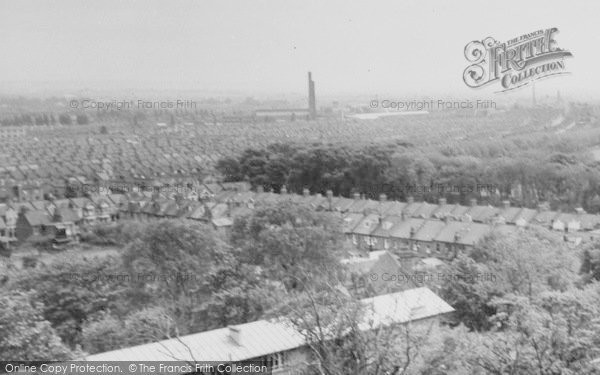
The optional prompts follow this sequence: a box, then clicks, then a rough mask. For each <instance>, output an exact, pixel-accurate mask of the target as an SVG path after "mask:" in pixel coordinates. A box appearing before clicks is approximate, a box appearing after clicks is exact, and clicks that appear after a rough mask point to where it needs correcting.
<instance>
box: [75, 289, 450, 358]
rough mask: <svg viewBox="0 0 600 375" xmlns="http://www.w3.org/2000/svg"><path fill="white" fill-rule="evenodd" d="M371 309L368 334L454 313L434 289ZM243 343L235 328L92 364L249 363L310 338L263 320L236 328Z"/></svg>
mask: <svg viewBox="0 0 600 375" xmlns="http://www.w3.org/2000/svg"><path fill="white" fill-rule="evenodd" d="M361 303H362V304H363V305H364V307H365V310H366V311H365V316H364V321H363V322H362V323H360V324H359V326H360V328H361V329H363V330H370V329H373V328H377V327H379V326H382V325H383V326H387V325H390V324H401V323H407V322H409V321H411V320H418V319H424V318H429V317H433V316H437V315H440V314H445V313H449V312H452V311H454V309H453V308H452V307H451V306H450V305H448V304H447V303H446V302H444V301H443V300H442V299H441V298H440V297H438V296H437V295H436V294H435V293H433V292H432V291H431V290H429V289H428V288H425V287H423V288H415V289H409V290H405V291H402V292H398V293H392V294H386V295H382V296H377V297H373V298H367V299H364V300H362V301H361ZM235 328H237V329H238V330H239V337H240V339H239V341H238V342H235V341H233V340H232V339H231V336H230V328H219V329H215V330H212V331H206V332H200V333H196V334H192V335H188V336H183V337H180V338H176V339H170V340H163V341H159V342H154V343H150V344H144V345H138V346H133V347H130V348H124V349H119V350H113V351H110V352H105V353H98V354H92V355H89V356H87V357H86V358H85V360H87V361H173V360H179V361H219V362H226V361H243V360H248V359H253V358H257V357H261V356H264V355H267V354H271V353H278V352H282V351H286V350H291V349H295V348H299V347H302V346H304V345H305V340H304V336H303V335H302V334H300V333H299V332H298V331H297V330H295V329H294V327H293V326H292V325H291V324H290V323H287V322H286V320H285V319H278V320H272V321H267V320H259V321H255V322H251V323H245V324H240V325H238V326H235Z"/></svg>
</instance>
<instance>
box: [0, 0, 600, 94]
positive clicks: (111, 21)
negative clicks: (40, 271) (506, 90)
mask: <svg viewBox="0 0 600 375" xmlns="http://www.w3.org/2000/svg"><path fill="white" fill-rule="evenodd" d="M599 15H600V2H599V1H597V0H578V1H571V2H565V1H557V0H543V1H527V2H522V1H512V0H511V1H506V0H505V1H481V0H477V1H475V0H467V1H455V2H450V1H447V0H432V1H427V0H425V1H422V0H421V1H417V0H414V1H413V0H410V1H407V0H400V1H399V0H394V1H377V0H375V1H373V0H371V1H347V0H346V1H337V0H333V1H330V0H319V1H316V0H315V1H313V0H299V1H298V0H286V1H280V0H254V1H250V0H219V1H212V0H198V1H187V0H144V1H120V0H102V1H81V0H62V1H55V0H39V1H31V0H19V1H9V0H0V51H2V53H1V57H0V93H2V91H3V90H4V91H6V90H9V89H10V90H18V89H23V90H24V91H26V90H33V91H35V90H36V89H37V88H55V89H56V90H60V89H63V88H81V89H84V88H87V89H104V88H111V89H113V88H114V89H120V88H123V89H128V88H134V89H138V88H139V89H141V88H149V89H155V90H163V89H165V90H166V89H192V90H201V91H202V90H204V91H217V92H219V91H224V92H226V91H229V90H232V91H236V92H243V93H247V94H249V95H252V94H261V93H269V94H277V93H296V92H305V90H306V72H307V71H309V70H310V71H312V73H313V78H314V80H315V82H316V85H317V92H318V93H319V94H327V95H329V94H331V95H338V94H339V95H386V94H393V95H436V94H439V93H451V94H453V95H457V96H460V95H473V93H478V95H492V93H493V92H495V91H497V90H498V87H497V85H496V87H493V88H483V89H478V90H474V89H471V88H468V87H467V86H466V85H465V84H464V82H463V80H462V73H463V71H464V69H465V68H466V67H467V65H468V63H467V61H466V59H465V57H464V54H463V53H464V48H465V45H466V44H467V43H469V42H470V41H472V40H481V39H483V38H485V37H488V36H493V37H494V38H496V39H498V40H500V41H506V40H509V39H512V38H514V37H517V36H519V35H521V34H526V33H529V32H532V31H535V30H538V29H546V28H550V27H558V29H559V30H560V33H559V34H558V35H557V38H556V39H557V42H558V45H559V46H560V47H562V48H565V49H568V50H570V51H571V52H572V53H573V55H574V57H573V58H571V59H568V60H566V66H567V70H568V71H570V72H571V74H570V75H569V76H561V77H555V78H551V79H547V80H544V81H540V82H539V83H538V84H536V92H538V93H540V95H543V93H550V94H552V95H554V93H555V92H556V90H561V94H563V95H569V94H571V95H592V96H594V97H595V96H597V95H598V93H600V86H599V85H598V83H600V69H598V58H599V57H600V54H599V53H598V46H600V31H599V30H598V26H597V19H598V16H599ZM3 87H4V89H3ZM511 95H512V94H511Z"/></svg>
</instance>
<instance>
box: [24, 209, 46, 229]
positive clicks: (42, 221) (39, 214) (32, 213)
mask: <svg viewBox="0 0 600 375" xmlns="http://www.w3.org/2000/svg"><path fill="white" fill-rule="evenodd" d="M23 216H24V218H25V220H27V222H28V223H29V225H31V226H34V227H35V226H39V225H50V224H51V221H50V218H49V217H48V215H47V214H46V212H45V211H41V210H29V211H27V212H25V214H24V215H23Z"/></svg>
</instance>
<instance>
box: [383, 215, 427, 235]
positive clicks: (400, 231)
mask: <svg viewBox="0 0 600 375" xmlns="http://www.w3.org/2000/svg"><path fill="white" fill-rule="evenodd" d="M424 223H425V220H424V219H415V218H408V219H406V220H404V221H401V222H399V223H398V224H396V225H395V226H394V227H393V228H392V230H391V231H390V237H394V238H402V239H409V238H410V232H411V229H412V230H414V232H415V233H416V232H417V231H418V230H419V228H421V226H422V225H423V224H424Z"/></svg>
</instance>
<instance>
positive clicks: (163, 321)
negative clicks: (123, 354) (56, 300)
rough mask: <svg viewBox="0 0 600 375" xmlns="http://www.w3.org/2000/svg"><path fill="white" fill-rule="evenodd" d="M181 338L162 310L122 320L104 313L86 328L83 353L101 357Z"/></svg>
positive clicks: (154, 308)
mask: <svg viewBox="0 0 600 375" xmlns="http://www.w3.org/2000/svg"><path fill="white" fill-rule="evenodd" d="M177 334H178V331H177V327H176V324H175V322H174V320H173V319H172V318H171V317H170V316H169V314H168V312H167V311H166V310H165V309H164V308H161V307H147V308H144V309H142V310H139V311H135V312H132V313H130V314H128V315H127V316H125V317H124V318H123V319H121V318H119V317H117V316H115V315H112V314H109V313H104V314H102V315H100V316H98V317H96V318H95V319H93V320H91V321H88V322H86V323H85V325H84V326H83V330H82V336H83V340H82V341H83V344H84V345H83V349H84V350H85V351H86V352H88V353H100V352H106V351H110V350H116V349H119V348H124V347H129V346H135V345H140V344H145V343H149V342H152V341H160V340H164V339H168V338H171V337H173V336H175V335H177Z"/></svg>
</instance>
